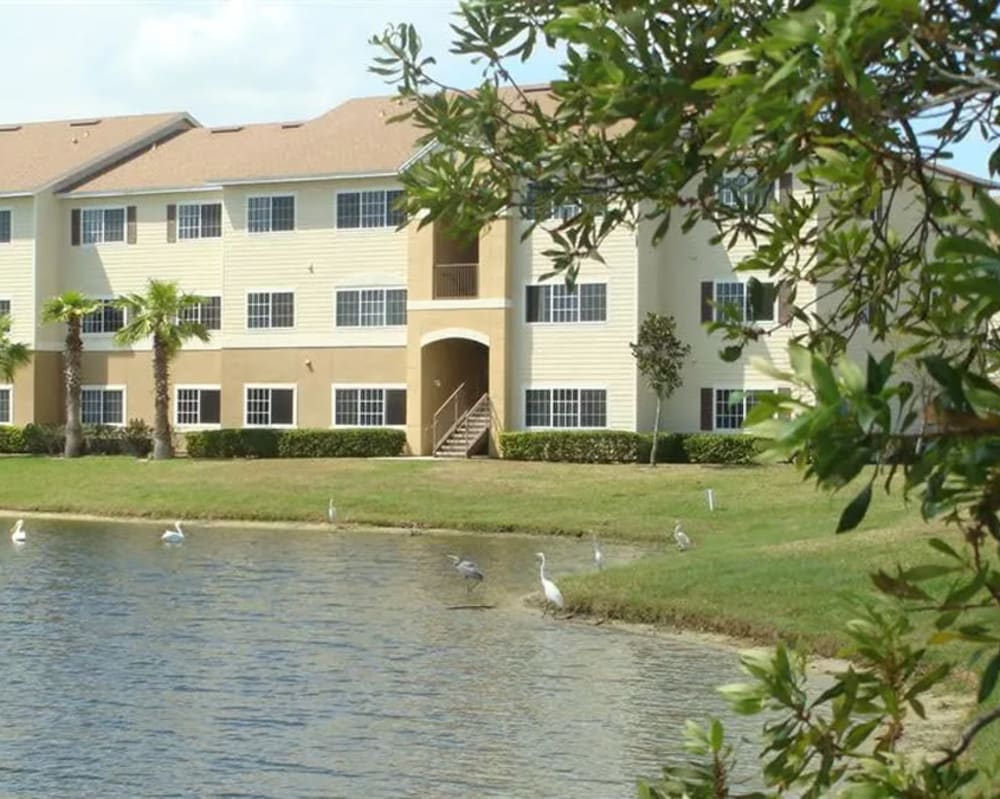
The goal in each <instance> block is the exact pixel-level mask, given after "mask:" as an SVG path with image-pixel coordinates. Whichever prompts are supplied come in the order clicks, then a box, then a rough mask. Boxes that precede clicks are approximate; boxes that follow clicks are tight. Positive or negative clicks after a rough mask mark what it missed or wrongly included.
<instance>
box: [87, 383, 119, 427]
mask: <svg viewBox="0 0 1000 799" xmlns="http://www.w3.org/2000/svg"><path fill="white" fill-rule="evenodd" d="M80 421H82V422H83V423H84V424H103V425H122V424H124V423H125V389H123V388H108V387H106V386H93V387H88V386H84V387H83V388H82V390H81V391H80Z"/></svg>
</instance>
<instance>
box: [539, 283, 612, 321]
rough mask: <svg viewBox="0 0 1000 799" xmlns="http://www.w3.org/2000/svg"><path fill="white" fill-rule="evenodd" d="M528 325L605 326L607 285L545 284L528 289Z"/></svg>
mask: <svg viewBox="0 0 1000 799" xmlns="http://www.w3.org/2000/svg"><path fill="white" fill-rule="evenodd" d="M526 293H527V314H526V319H527V321H528V322H604V321H606V320H607V318H608V284H607V283H577V284H576V285H575V286H573V287H569V286H567V285H566V284H565V283H547V284H545V285H538V286H528V287H527V289H526Z"/></svg>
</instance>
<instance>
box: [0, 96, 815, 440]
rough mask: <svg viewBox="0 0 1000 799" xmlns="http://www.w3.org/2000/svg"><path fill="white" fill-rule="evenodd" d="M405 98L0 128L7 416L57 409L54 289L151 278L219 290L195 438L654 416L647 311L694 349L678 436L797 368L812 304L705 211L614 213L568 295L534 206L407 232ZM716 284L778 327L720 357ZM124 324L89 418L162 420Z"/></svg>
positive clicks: (91, 340)
mask: <svg viewBox="0 0 1000 799" xmlns="http://www.w3.org/2000/svg"><path fill="white" fill-rule="evenodd" d="M397 110H398V109H397V108H396V106H395V104H394V101H393V100H391V99H387V98H363V99H357V100H351V101H348V102H346V103H344V104H342V105H340V106H338V107H336V108H334V109H333V110H331V111H330V112H328V113H327V114H324V115H323V116H320V117H318V118H316V119H313V120H309V121H304V122H289V123H274V124H262V125H244V126H230V127H216V128H207V127H203V126H201V125H199V124H198V123H197V122H196V121H195V120H193V119H192V118H191V117H190V116H188V115H186V114H162V115H154V116H135V117H118V118H105V119H90V120H74V121H65V122H49V123H35V124H23V125H7V126H0V313H3V312H7V313H9V314H10V316H11V317H12V320H13V331H12V332H13V337H14V339H15V340H17V341H23V342H25V343H28V344H29V345H30V346H31V348H32V349H33V350H34V352H35V357H34V360H33V363H32V365H31V366H29V367H28V368H26V369H24V370H22V371H20V372H18V374H17V376H16V379H15V381H14V384H13V385H0V424H25V423H27V422H30V421H35V422H59V421H61V416H62V413H63V409H62V384H61V380H62V376H61V357H60V353H61V352H62V348H63V337H64V333H65V331H63V330H62V329H60V326H58V325H51V324H43V323H42V322H41V317H40V308H41V305H42V303H43V302H44V301H45V299H47V298H48V297H50V296H53V295H56V294H59V293H61V292H64V291H66V290H69V289H75V290H79V291H81V292H83V293H85V294H87V295H89V296H92V297H96V298H103V299H106V300H111V299H112V298H113V297H115V296H117V295H120V294H123V293H127V292H141V291H142V290H143V288H144V286H145V283H146V281H147V280H148V279H149V278H151V277H156V278H159V279H163V280H176V281H178V282H179V283H180V285H181V287H182V288H183V289H184V290H186V291H189V292H193V293H197V294H199V295H201V296H203V297H204V298H205V301H204V303H203V304H202V305H201V306H200V307H199V308H198V309H196V310H195V311H194V312H193V317H194V318H197V319H199V320H200V321H201V322H203V323H204V324H205V326H206V327H207V328H208V329H209V330H210V331H211V334H212V335H211V340H210V341H209V342H208V343H204V344H203V343H192V344H189V345H187V346H186V347H185V349H184V350H183V351H182V352H181V353H180V354H179V356H178V357H177V359H176V361H175V362H174V365H173V370H172V377H173V389H172V390H173V396H172V408H171V413H172V416H173V422H174V424H175V428H176V430H177V431H179V432H184V431H186V430H194V429H200V428H206V427H213V426H222V427H254V426H259V427H309V428H327V427H356V426H369V425H376V426H395V427H400V428H405V430H406V433H407V440H408V443H409V448H410V450H411V451H412V452H413V453H415V454H427V453H433V452H439V451H452V452H466V451H468V450H469V449H471V448H473V447H474V446H477V445H478V446H484V445H485V444H486V443H487V442H488V443H489V447H490V450H491V451H493V452H495V451H496V440H497V434H498V433H499V432H500V431H501V430H532V429H549V428H570V429H573V428H610V429H623V430H647V429H650V428H651V426H652V420H653V412H654V408H655V398H654V397H653V395H652V393H651V392H650V391H649V390H648V388H647V387H646V386H645V383H644V380H643V378H642V376H641V375H640V374H638V372H637V370H636V368H635V363H634V360H633V358H632V356H631V353H630V349H629V343H630V342H632V341H635V339H636V335H637V330H638V326H639V324H640V322H641V320H642V319H643V317H644V316H645V314H646V313H647V312H648V311H657V312H660V313H667V314H671V315H673V316H674V317H675V318H676V320H677V323H678V328H679V331H680V334H681V337H682V338H683V339H684V340H685V341H686V342H687V343H689V344H690V345H691V346H692V356H691V358H690V360H689V362H688V364H687V366H686V368H685V372H684V383H683V386H682V387H681V388H680V389H678V390H677V392H676V393H675V394H674V396H673V397H672V398H671V399H670V400H669V401H668V403H667V404H666V406H665V408H664V417H663V426H664V427H665V428H666V429H670V430H675V431H694V430H718V431H734V432H735V431H738V430H739V428H740V426H741V424H742V421H743V416H744V414H745V411H746V406H747V403H752V401H753V391H755V390H771V389H774V388H777V386H775V385H774V381H773V380H772V379H771V378H769V377H767V376H765V375H763V374H761V373H759V372H757V371H756V370H754V369H753V368H752V366H751V365H750V357H749V356H750V355H754V354H758V355H763V356H765V357H768V358H770V359H771V360H772V361H775V362H776V363H778V364H781V363H783V362H785V361H786V358H787V356H786V345H787V341H788V339H789V337H790V336H791V335H793V334H794V332H795V330H794V323H793V322H792V321H791V316H790V314H789V309H788V308H787V307H786V304H785V302H784V301H783V298H782V297H779V296H778V294H777V293H776V292H770V293H769V294H768V295H767V301H766V302H765V303H764V306H765V307H757V308H751V307H750V296H749V292H748V291H747V285H746V284H747V280H748V279H749V278H750V277H751V275H748V274H746V273H740V274H737V273H736V272H735V271H734V267H735V265H736V264H737V263H738V262H739V261H740V260H741V259H742V258H743V257H744V256H745V255H746V253H747V252H748V251H749V250H748V248H749V247H750V246H751V245H750V244H749V243H748V242H736V243H735V244H732V246H726V245H722V244H715V245H713V244H711V243H710V238H711V233H712V231H711V230H710V229H709V228H708V227H707V226H704V227H701V228H696V229H695V230H694V231H692V232H690V233H688V234H686V235H683V234H681V233H680V232H679V231H676V230H675V231H672V232H671V233H669V234H668V235H667V236H666V237H665V238H664V239H663V240H662V241H660V242H659V243H657V244H656V245H655V246H654V245H653V243H652V239H651V235H652V230H651V227H646V226H640V228H639V229H638V230H634V231H633V230H626V229H621V230H618V231H616V232H615V233H614V234H613V235H612V237H611V238H610V240H609V241H608V242H607V243H606V245H605V246H604V248H603V250H602V255H603V257H604V260H605V262H604V263H603V264H601V263H598V262H596V261H594V262H588V263H585V264H584V265H583V267H582V269H581V271H580V275H579V280H578V285H577V287H576V289H575V290H568V289H567V288H566V287H565V286H564V285H563V284H562V283H561V282H559V281H555V282H553V281H548V282H542V280H541V277H542V275H544V274H545V273H546V272H548V271H549V269H550V265H549V263H548V260H547V259H546V258H545V256H543V255H542V252H543V250H545V249H546V248H547V247H548V246H549V240H548V237H547V236H546V235H545V233H544V231H542V230H536V231H535V232H534V233H533V234H532V235H531V236H530V237H528V238H527V239H523V237H522V234H523V232H524V230H525V228H526V226H527V225H528V224H529V222H528V220H525V219H524V218H522V217H521V215H520V213H517V212H512V213H511V214H510V215H509V216H508V217H507V218H505V219H502V220H500V221H498V222H497V223H495V224H494V225H492V226H491V227H490V228H489V229H486V230H483V231H481V233H480V235H479V237H478V239H477V240H473V241H465V240H457V239H454V238H452V237H451V236H449V234H448V232H447V230H445V229H444V228H443V227H442V226H441V225H429V226H426V227H424V228H422V229H419V230H418V229H417V226H416V225H415V224H410V225H408V226H406V227H405V228H403V229H397V228H398V225H399V222H400V219H399V217H398V215H397V213H396V212H395V211H394V209H393V201H394V200H395V198H396V196H397V192H399V191H400V182H399V175H400V173H401V171H403V170H405V169H406V167H407V165H408V164H409V163H411V162H412V161H413V159H416V158H419V157H420V155H421V152H420V150H419V148H418V145H417V132H416V131H415V130H414V129H413V128H411V127H409V126H407V125H404V124H391V125H390V124H387V120H388V118H389V117H391V116H392V115H393V114H394V113H395V112H396V111H397ZM783 189H784V190H788V191H791V190H794V189H795V187H794V186H792V185H791V184H789V185H787V186H784V187H783ZM565 210H566V209H557V208H556V209H552V217H553V219H552V223H553V224H555V223H556V222H557V221H558V217H559V215H560V214H561V213H564V212H565ZM758 277H759V278H760V279H762V280H763V279H765V277H766V276H764V275H759V276H758ZM813 291H814V288H813V287H811V286H809V285H806V284H803V286H801V287H800V289H799V294H798V301H799V302H803V301H808V300H809V299H810V296H811V295H810V292H813ZM719 302H726V303H732V304H734V305H736V306H737V307H739V308H741V309H743V311H744V313H746V314H753V317H754V318H755V319H757V320H759V321H760V322H761V323H762V324H773V323H778V324H780V327H779V329H778V331H777V332H775V333H773V334H772V335H770V336H768V337H766V338H763V339H762V340H761V341H759V342H757V343H756V344H755V345H754V346H753V347H752V348H751V351H750V352H749V353H748V354H747V355H745V356H744V357H743V358H741V359H740V360H739V361H737V362H735V363H724V362H723V361H721V360H720V359H719V357H718V354H717V353H718V347H719V343H718V340H717V339H712V338H710V337H709V335H708V333H707V332H706V331H705V329H704V326H703V323H704V322H705V321H709V320H710V319H711V318H712V314H713V313H715V311H714V310H713V304H714V303H719ZM125 321H126V320H125V319H124V316H123V312H122V311H121V310H118V309H116V308H114V307H113V306H111V305H110V304H108V305H106V307H105V308H103V309H102V310H101V311H100V312H98V313H96V314H94V315H93V316H92V317H89V318H88V319H87V320H86V321H85V324H84V346H85V355H84V376H83V377H84V380H83V382H84V389H83V417H84V422H85V423H100V424H109V425H119V424H124V423H126V422H127V421H128V420H129V419H131V418H137V417H138V418H144V419H146V420H151V419H152V415H153V394H152V380H151V365H150V349H149V346H148V345H145V346H143V345H138V346H135V347H121V346H118V345H116V344H115V343H114V341H113V335H114V332H115V331H116V330H117V329H119V328H120V327H121V326H122V325H123V324H124V323H125Z"/></svg>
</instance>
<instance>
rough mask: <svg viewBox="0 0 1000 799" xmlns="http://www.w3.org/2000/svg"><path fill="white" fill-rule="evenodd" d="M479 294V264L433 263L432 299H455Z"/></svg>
mask: <svg viewBox="0 0 1000 799" xmlns="http://www.w3.org/2000/svg"><path fill="white" fill-rule="evenodd" d="M478 296H479V264H477V263H464V264H435V265H434V299H435V300H457V299H467V298H471V297H478Z"/></svg>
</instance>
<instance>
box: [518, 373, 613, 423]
mask: <svg viewBox="0 0 1000 799" xmlns="http://www.w3.org/2000/svg"><path fill="white" fill-rule="evenodd" d="M529 391H549V392H552V391H577V392H580V391H603V392H604V425H603V427H594V426H591V425H587V426H584V425H581V424H577V425H576V426H575V427H556V426H554V425H552V424H551V422H552V417H553V416H554V414H553V412H552V403H553V398H552V395H551V394H550V396H549V422H550V424H549V425H547V426H541V425H533V426H531V427H529V426H528V392H529ZM520 413H521V429H523V430H609V429H610V427H609V422H610V420H611V392H610V391H609V390H608V387H607V386H606V385H596V384H587V385H567V384H565V383H562V384H557V383H533V384H531V385H527V386H522V388H521V409H520ZM576 415H577V421H578V422H579V418H580V398H579V395H577V408H576Z"/></svg>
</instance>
